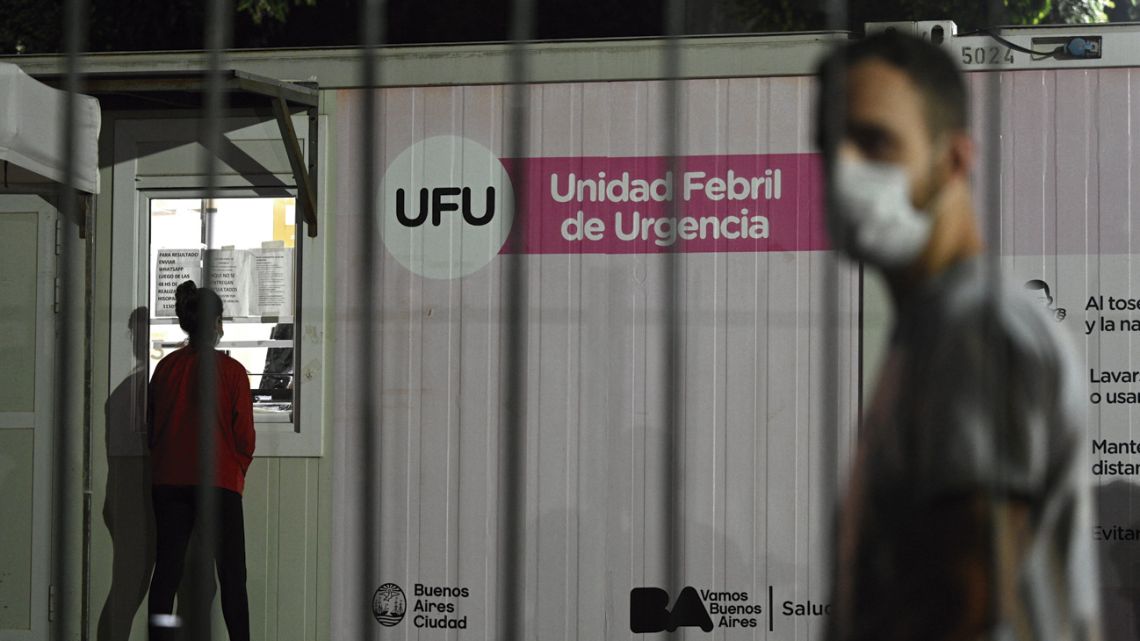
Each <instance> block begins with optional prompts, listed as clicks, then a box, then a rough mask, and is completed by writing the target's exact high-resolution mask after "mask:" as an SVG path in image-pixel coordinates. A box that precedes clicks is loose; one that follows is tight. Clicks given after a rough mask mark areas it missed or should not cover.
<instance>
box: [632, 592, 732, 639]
mask: <svg viewBox="0 0 1140 641" xmlns="http://www.w3.org/2000/svg"><path fill="white" fill-rule="evenodd" d="M682 627H699V628H700V629H702V630H704V631H705V632H712V629H713V622H712V619H711V618H710V617H709V611H708V610H707V609H705V603H704V601H701V595H700V594H698V593H697V591H696V589H694V588H691V587H688V586H686V587H685V589H683V590H681V594H679V595H678V596H677V602H676V603H674V604H673V609H669V593H668V592H666V591H665V590H662V589H661V588H634V589H632V590H630V591H629V629H630V631H632V632H637V633H644V632H666V631H667V632H673V631H674V630H676V629H677V628H682Z"/></svg>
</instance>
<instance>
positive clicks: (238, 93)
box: [38, 69, 320, 237]
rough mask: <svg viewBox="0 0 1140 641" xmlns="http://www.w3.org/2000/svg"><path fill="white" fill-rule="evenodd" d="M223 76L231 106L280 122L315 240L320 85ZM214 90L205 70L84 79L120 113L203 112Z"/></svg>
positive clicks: (52, 78) (53, 79)
mask: <svg viewBox="0 0 1140 641" xmlns="http://www.w3.org/2000/svg"><path fill="white" fill-rule="evenodd" d="M220 74H221V88H222V91H224V92H225V102H226V106H227V107H228V108H230V109H254V110H256V111H259V112H260V111H265V112H266V113H268V114H272V117H273V118H274V119H275V120H276V121H277V126H278V128H279V129H280V131H281V140H282V142H283V143H284V145H285V151H286V153H287V155H288V157H289V163H290V165H291V166H292V170H293V177H294V179H295V181H296V185H297V192H298V193H297V200H298V208H299V211H300V212H301V215H302V216H303V217H304V220H305V227H306V233H307V234H308V235H309V236H310V237H315V236H316V235H317V190H316V185H315V184H314V181H313V178H312V177H313V176H314V175H315V174H316V170H317V159H316V136H317V107H318V106H319V104H320V91H319V90H318V88H317V86H316V83H314V82H289V81H284V80H277V79H275V78H266V77H265V76H259V75H257V74H252V73H248V72H245V71H240V70H236V69H224V70H222V71H221V72H220ZM38 77H39V78H42V79H43V80H44V81H45V82H48V83H51V84H59V83H60V82H61V81H62V79H63V77H62V76H60V75H58V74H44V75H40V76H38ZM208 86H209V78H208V76H207V73H206V72H205V71H200V70H199V71H174V72H171V71H165V72H151V71H136V72H120V73H98V74H87V75H85V76H84V77H83V90H84V91H85V92H87V93H89V94H92V95H95V96H98V97H99V100H100V101H101V103H102V106H103V108H104V109H107V110H116V111H127V110H132V109H147V110H154V109H186V110H195V111H199V112H200V111H201V109H202V102H203V99H204V96H205V95H206V92H207V91H208ZM299 111H304V112H308V114H309V132H308V136H307V139H308V142H309V144H310V149H309V151H310V153H309V156H308V157H307V158H306V156H305V154H304V153H303V151H302V149H301V145H300V142H299V141H298V138H297V132H296V131H295V130H294V128H293V121H292V119H291V118H290V115H291V114H293V113H294V112H299ZM97 133H98V129H96V134H97Z"/></svg>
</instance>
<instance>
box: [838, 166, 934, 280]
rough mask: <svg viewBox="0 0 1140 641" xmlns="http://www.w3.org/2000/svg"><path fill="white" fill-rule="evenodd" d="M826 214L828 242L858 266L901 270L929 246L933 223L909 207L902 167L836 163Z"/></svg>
mask: <svg viewBox="0 0 1140 641" xmlns="http://www.w3.org/2000/svg"><path fill="white" fill-rule="evenodd" d="M834 172H835V173H834V175H833V176H832V184H831V188H832V189H833V190H834V191H833V196H834V198H833V199H832V206H831V207H829V208H828V211H827V226H828V231H829V232H830V234H831V238H832V241H833V242H835V243H836V244H837V245H839V244H841V246H840V249H842V250H844V251H845V252H846V253H847V254H848V255H850V256H851V257H852V258H855V259H857V260H862V261H864V262H867V263H869V264H871V265H874V266H876V267H885V268H892V267H902V266H905V265H907V264H908V263H910V262H911V261H912V260H914V259H915V258H916V257H917V256H918V254H919V253H920V252H921V251H922V250H923V248H924V247H926V243H927V241H929V240H930V230H931V227H932V226H933V218H932V216H931V215H930V214H928V213H926V212H922V211H919V210H917V209H915V207H914V205H912V204H911V203H910V180H909V179H908V178H907V175H906V172H905V171H903V169H902V168H901V167H898V166H896V165H891V164H887V163H877V162H866V161H861V160H849V159H846V158H840V159H839V160H838V161H837V162H836V164H835V168H834Z"/></svg>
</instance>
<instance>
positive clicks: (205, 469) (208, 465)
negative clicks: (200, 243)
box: [180, 0, 233, 641]
mask: <svg viewBox="0 0 1140 641" xmlns="http://www.w3.org/2000/svg"><path fill="white" fill-rule="evenodd" d="M232 13H233V8H232V2H231V0H211V1H210V4H209V6H208V8H207V12H206V23H205V37H204V40H205V43H206V48H207V53H206V60H207V72H206V93H205V97H204V98H205V105H204V106H205V119H206V121H205V123H204V126H203V128H202V135H203V144H204V147H205V149H206V153H205V154H204V155H203V163H204V166H203V174H204V175H205V176H206V203H207V206H206V207H203V211H202V216H203V217H205V218H206V230H207V235H206V243H205V244H206V253H205V260H203V261H202V284H203V285H204V286H209V284H210V283H211V272H212V266H211V263H210V257H209V248H210V247H211V246H212V245H213V227H214V226H213V224H212V223H213V220H211V219H210V217H212V216H214V215H216V213H217V203H216V200H217V198H218V152H219V150H220V149H221V147H222V116H223V110H224V108H225V99H226V94H225V91H226V90H225V86H224V80H223V77H222V67H223V64H224V57H225V53H224V50H225V49H226V48H227V47H228V46H229V44H230V30H231V29H232ZM210 204H212V205H213V207H211V206H210ZM198 322H199V324H201V323H203V322H209V319H208V317H206V318H203V317H202V316H201V315H199V318H198ZM197 329H198V333H199V335H200V336H202V335H206V334H207V332H206V331H205V330H204V329H203V328H201V327H199V328H197ZM212 347H213V346H212V345H211V346H209V347H207V346H205V345H200V346H199V348H198V416H199V425H198V490H197V518H196V519H195V520H196V523H195V526H196V528H197V533H196V534H197V537H198V538H197V541H198V550H197V558H198V559H199V562H198V563H196V564H195V565H194V566H193V567H192V568H191V575H190V594H189V596H190V604H189V608H187V614H188V616H189V618H188V620H187V621H186V628H187V633H188V634H189V635H190V637H191V638H194V639H205V640H206V641H209V639H210V638H211V635H212V629H211V628H212V626H211V623H210V610H211V607H210V606H211V603H212V601H213V594H214V568H213V564H211V563H206V562H205V561H206V560H207V559H213V558H214V552H215V541H216V540H217V539H218V536H219V534H221V535H223V536H224V535H225V534H226V533H219V531H218V530H219V528H218V520H217V511H218V504H219V503H218V496H217V490H216V489H215V488H214V477H215V474H216V467H217V463H216V462H215V461H214V448H215V438H216V437H215V434H214V430H215V420H216V416H217V411H216V410H217V403H218V398H217V390H216V382H217V371H216V368H217V355H216V354H215V353H214V350H213V349H212ZM180 609H181V608H180Z"/></svg>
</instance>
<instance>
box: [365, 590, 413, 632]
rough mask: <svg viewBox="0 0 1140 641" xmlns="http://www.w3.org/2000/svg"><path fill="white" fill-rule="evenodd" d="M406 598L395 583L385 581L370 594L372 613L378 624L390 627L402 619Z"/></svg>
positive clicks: (406, 604)
mask: <svg viewBox="0 0 1140 641" xmlns="http://www.w3.org/2000/svg"><path fill="white" fill-rule="evenodd" d="M407 611H408V599H407V597H406V596H404V590H403V588H401V587H400V586H398V585H396V584H395V583H385V584H384V585H381V586H380V587H379V588H376V592H374V593H373V594H372V615H373V616H375V617H376V620H377V621H378V622H379V623H380V625H382V626H385V627H391V626H394V625H396V624H397V623H399V622H400V621H403V620H404V613H405V612H407Z"/></svg>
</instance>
